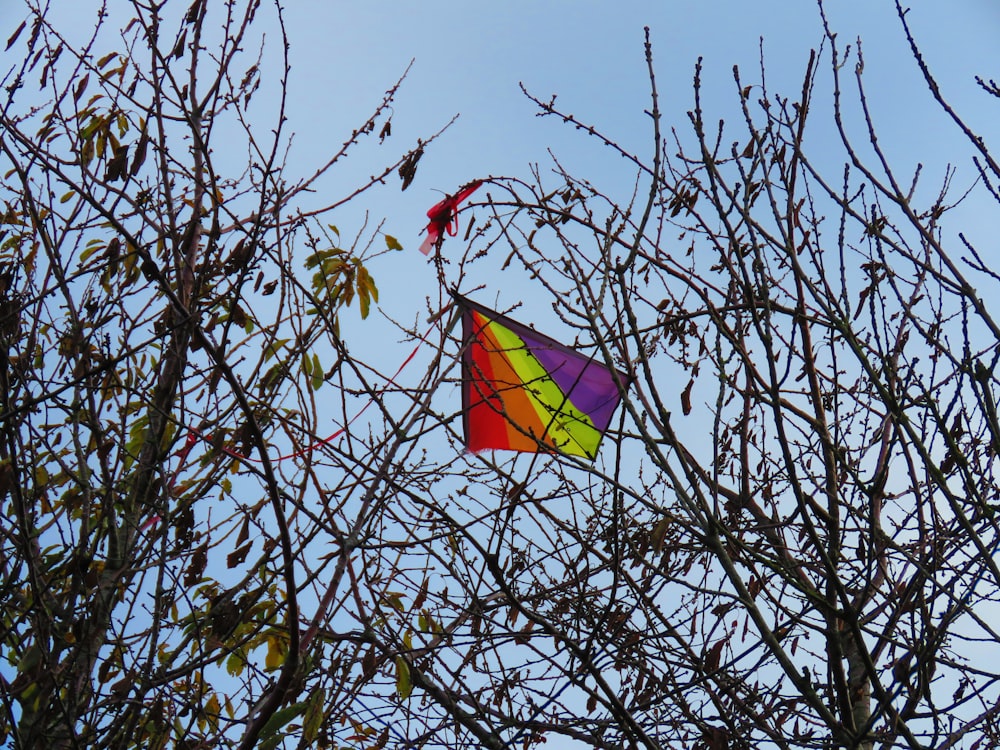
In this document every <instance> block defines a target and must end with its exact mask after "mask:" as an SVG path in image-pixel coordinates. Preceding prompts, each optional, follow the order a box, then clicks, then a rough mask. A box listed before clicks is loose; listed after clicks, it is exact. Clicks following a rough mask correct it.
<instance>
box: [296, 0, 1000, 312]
mask: <svg viewBox="0 0 1000 750" xmlns="http://www.w3.org/2000/svg"><path fill="white" fill-rule="evenodd" d="M827 13H828V16H829V18H830V21H831V24H832V26H833V27H834V29H835V30H836V31H837V33H838V34H839V41H840V43H841V44H842V45H845V44H847V43H853V42H854V40H855V39H856V38H857V37H859V36H860V37H862V39H863V45H864V47H863V48H864V52H865V61H866V66H865V80H866V84H867V86H868V87H869V100H870V104H871V106H872V109H873V112H874V114H875V117H876V118H877V120H878V122H879V126H880V128H881V134H882V138H883V141H884V144H885V145H886V147H887V150H888V151H889V152H890V156H891V157H892V158H895V159H898V160H899V163H900V164H901V165H902V166H905V167H906V168H907V169H909V168H910V166H911V165H914V164H916V162H917V161H922V162H924V163H925V165H926V167H927V171H926V172H925V173H926V174H928V175H938V174H941V173H942V170H943V166H944V164H945V163H946V162H947V161H948V160H950V159H959V158H962V153H963V152H960V151H957V152H950V151H949V150H948V149H947V148H946V143H947V139H946V138H945V137H944V136H945V134H946V133H948V132H949V131H948V125H947V123H946V121H945V119H944V118H943V116H942V115H941V114H940V113H939V112H937V111H936V110H935V108H934V107H933V105H932V104H931V101H930V97H929V94H928V93H927V89H926V86H925V85H924V84H923V82H922V81H921V80H920V78H919V76H918V73H917V70H916V67H915V65H914V64H913V61H912V59H911V58H910V55H909V51H908V49H907V47H906V43H905V39H904V37H903V33H902V30H901V29H900V26H899V23H898V21H897V19H896V17H895V8H894V5H893V3H892V2H891V1H890V0H830V1H829V2H828V3H827ZM909 18H910V22H911V23H912V25H913V29H914V32H915V34H916V35H917V38H918V41H919V42H920V44H921V46H922V48H923V50H924V53H925V55H926V57H927V59H928V62H929V63H930V65H931V67H932V68H933V70H934V71H935V73H936V75H938V76H939V78H940V81H941V83H942V85H943V87H944V90H945V93H946V96H948V97H949V99H951V100H952V101H953V102H954V103H955V104H956V106H957V107H958V108H959V109H960V110H961V111H963V112H965V113H968V115H969V119H970V121H971V122H972V124H973V125H974V127H976V128H977V129H978V130H979V132H981V133H982V134H983V135H986V136H987V137H988V136H989V135H990V131H993V132H994V133H995V132H996V129H997V128H996V125H995V123H994V120H995V117H994V111H995V106H994V105H995V100H990V98H989V97H987V96H986V95H985V94H983V93H982V92H981V91H980V90H979V89H978V88H977V87H976V85H975V82H974V79H973V76H974V75H977V74H978V75H981V76H983V77H984V78H987V79H988V78H991V77H994V78H1000V62H998V60H997V58H996V56H995V54H994V50H995V40H996V39H997V38H998V36H1000V6H997V5H996V4H995V3H993V2H991V1H990V0H958V1H957V2H954V3H949V4H942V3H936V2H920V3H916V4H915V5H914V7H913V8H912V10H911V11H910V15H909ZM286 20H287V22H288V28H289V34H290V38H291V49H292V51H291V59H292V66H293V70H292V79H291V96H290V102H291V108H290V113H289V115H290V118H289V119H290V125H291V129H292V130H294V131H295V132H296V139H295V144H294V148H293V150H292V154H291V156H292V158H291V161H290V164H291V166H292V168H293V171H294V170H295V169H299V168H301V169H303V170H304V169H305V168H307V167H308V166H309V165H310V164H312V163H315V162H316V161H319V157H320V156H321V155H323V154H324V153H326V152H327V151H328V150H329V148H331V146H332V145H337V144H339V143H340V139H341V138H342V137H343V134H344V133H345V132H349V131H350V130H351V129H352V128H353V127H355V126H356V125H357V124H358V123H359V122H361V121H362V120H363V119H364V117H366V116H367V114H368V112H369V111H370V109H371V108H372V107H373V106H374V105H375V104H376V103H377V102H378V101H379V99H380V97H381V93H382V91H383V90H384V89H385V88H386V87H388V86H389V85H391V84H392V83H393V82H394V81H395V80H396V78H397V77H398V76H399V75H400V74H401V72H402V71H403V70H404V69H405V68H406V67H407V65H408V64H409V63H410V61H411V60H413V61H414V64H413V67H412V69H411V72H410V74H409V76H408V79H407V81H406V82H405V83H404V85H403V87H402V89H401V91H400V94H399V97H398V99H397V102H396V104H395V107H394V116H393V135H392V138H391V139H390V140H389V141H387V142H386V144H384V145H382V146H377V145H376V144H377V141H375V140H374V139H373V140H372V141H371V142H370V143H368V144H365V146H364V147H363V148H361V149H359V150H358V153H357V154H356V155H355V157H354V158H352V159H351V160H349V162H348V163H347V164H346V165H345V167H344V168H342V169H338V170H336V171H335V172H334V173H333V174H332V175H331V177H330V179H329V180H327V181H326V182H324V183H323V185H322V188H321V189H322V190H325V191H329V192H328V194H322V195H321V196H319V197H318V198H317V200H324V199H326V198H327V197H331V196H336V195H338V194H341V193H344V192H345V191H347V190H349V189H350V188H351V187H353V185H354V184H355V183H356V182H357V180H358V179H359V178H360V177H362V176H366V175H368V174H371V173H372V171H373V170H374V169H375V168H376V167H377V166H379V165H380V164H381V163H382V162H384V161H385V160H386V159H387V157H389V156H395V155H397V154H398V153H401V152H402V151H404V150H405V149H406V148H408V147H410V146H412V145H413V144H414V143H415V142H416V139H417V138H420V137H424V136H426V135H428V134H430V133H433V132H435V131H436V130H438V129H439V128H440V127H441V126H443V125H444V124H445V123H447V122H448V120H450V119H451V117H452V116H453V115H455V114H460V117H459V119H458V121H457V122H456V123H455V124H454V125H453V126H452V127H451V128H450V129H449V130H448V132H447V133H446V134H445V135H444V137H442V138H441V139H440V140H439V141H438V142H437V143H435V144H434V145H433V147H432V148H430V149H428V151H427V153H426V155H425V156H424V158H423V160H422V161H421V163H420V167H419V170H418V173H417V178H416V180H415V181H414V183H413V185H412V186H411V187H410V188H409V189H408V190H407V191H406V192H405V193H401V192H400V191H399V184H398V182H394V183H390V184H389V185H387V186H386V187H384V188H382V189H380V190H379V191H377V192H374V193H370V194H369V195H368V196H366V198H365V199H364V200H362V201H360V202H358V203H355V204H352V205H351V206H348V207H345V208H344V209H343V210H342V211H340V212H339V218H336V219H334V221H335V222H336V223H337V224H338V226H340V227H341V229H342V230H344V231H349V227H351V226H352V225H356V224H357V223H358V222H359V221H360V219H359V216H360V215H361V213H362V212H363V211H369V212H370V215H371V217H372V218H374V219H376V220H377V219H379V218H382V217H384V218H386V220H387V223H386V231H388V232H390V233H391V234H394V235H395V236H397V237H398V238H399V239H400V241H401V242H403V244H404V245H405V246H406V249H407V253H406V254H404V255H402V256H400V257H399V258H398V259H394V262H393V264H392V271H391V272H388V273H387V272H386V271H381V272H378V271H377V279H378V281H379V283H380V286H381V287H382V289H383V304H387V305H388V306H389V307H391V308H394V311H395V312H397V313H398V312H399V311H400V306H397V305H396V304H395V303H393V302H392V300H398V301H399V302H401V303H402V304H401V306H402V307H407V306H408V305H417V306H419V300H421V299H422V297H423V296H424V295H425V294H430V295H434V292H435V287H436V282H435V279H434V274H433V269H432V267H431V265H430V264H429V263H428V262H427V260H426V259H425V258H423V256H420V255H419V254H418V253H416V252H415V248H416V246H417V245H418V244H419V242H420V234H419V233H420V230H421V229H422V226H423V224H424V211H425V210H426V209H427V208H428V207H430V206H431V205H432V204H433V203H435V202H436V201H437V200H439V199H440V197H441V194H442V193H443V192H446V191H451V190H453V189H454V188H455V187H457V186H458V185H460V184H462V183H464V182H466V181H468V180H469V179H471V178H473V177H480V176H486V175H507V176H516V177H527V176H528V168H529V165H530V164H532V163H541V165H542V167H543V169H544V168H545V167H546V165H547V163H548V155H547V149H549V148H551V149H552V150H553V151H554V152H555V153H556V154H557V155H558V156H559V157H560V158H561V159H565V160H566V163H568V164H569V165H570V166H571V168H573V169H579V170H580V171H581V172H582V173H584V174H585V175H586V176H588V177H590V178H591V179H594V180H595V181H602V182H604V183H605V184H607V183H608V181H613V180H615V179H623V180H627V182H623V183H622V184H623V185H625V184H628V183H630V182H631V178H630V177H629V174H628V172H627V170H626V171H624V172H621V174H617V175H616V174H613V172H614V171H616V170H618V171H620V160H617V161H615V160H614V159H612V158H611V157H609V156H608V155H607V154H605V153H602V151H601V149H600V148H599V146H598V145H597V144H596V143H594V142H592V141H589V140H588V139H587V138H586V137H584V136H583V135H582V134H580V133H578V132H575V131H573V130H572V129H570V128H567V127H565V126H562V125H560V124H558V123H557V122H555V121H554V120H552V119H551V118H549V119H540V118H537V117H535V116H534V114H535V110H534V107H533V105H532V104H531V102H529V101H528V100H527V99H526V98H525V97H524V96H523V95H522V94H521V92H520V90H519V83H521V82H523V83H524V84H525V85H526V87H527V88H528V89H529V90H531V91H532V92H533V93H535V94H537V95H538V96H539V97H541V98H544V99H547V98H548V97H550V96H551V95H552V94H554V93H557V94H558V95H559V99H558V102H559V104H560V105H561V106H562V107H563V108H565V110H566V111H569V112H572V113H573V114H575V115H577V116H578V117H580V119H582V120H584V121H588V122H592V123H595V124H597V125H598V126H599V127H601V128H602V129H603V130H604V131H605V132H607V133H608V134H609V135H611V136H613V137H615V138H618V139H620V140H621V142H622V143H624V144H626V145H627V146H629V147H633V148H635V149H639V150H644V149H645V150H647V151H648V145H647V144H648V142H649V140H648V139H649V119H648V118H647V117H645V116H644V115H643V110H644V109H646V108H647V107H648V106H649V100H648V83H647V79H646V72H645V65H644V61H643V48H642V40H643V27H644V26H649V27H650V29H651V36H652V41H653V47H654V55H655V61H656V72H657V79H658V80H657V82H658V87H659V92H660V96H661V106H662V109H663V110H664V112H665V117H666V121H667V124H668V125H675V126H677V127H679V128H682V129H683V128H684V127H685V126H686V124H687V120H686V114H685V113H686V112H687V110H688V109H690V107H691V104H692V93H691V80H692V73H693V69H694V65H695V63H696V61H697V59H698V57H699V56H702V57H703V58H704V91H703V96H704V99H705V101H706V105H707V109H708V110H709V112H710V114H711V118H710V119H717V118H726V119H727V120H732V121H734V122H736V121H737V120H738V119H739V112H738V109H737V100H736V97H735V86H734V83H733V78H732V66H733V65H734V64H738V65H739V66H740V68H741V70H742V72H743V76H744V80H756V78H757V77H758V76H759V50H760V44H761V41H760V40H761V38H763V49H764V55H765V62H766V65H767V76H768V80H769V85H770V88H771V89H772V91H784V92H787V93H789V94H791V95H794V94H795V93H796V92H797V91H798V90H799V89H800V87H801V79H802V75H803V70H804V67H805V62H806V60H807V59H808V53H809V50H810V49H811V48H815V47H817V46H818V45H819V44H820V43H821V42H822V33H821V31H822V30H821V24H820V18H819V12H818V9H817V6H816V4H815V3H814V2H809V1H808V0H760V1H758V2H741V1H738V0H714V1H710V2H696V1H694V0H674V1H672V2H649V1H646V2H640V1H638V0H627V1H625V2H616V3H614V4H611V3H608V2H599V1H598V0H577V1H575V2H574V1H572V0H551V1H549V2H529V1H528V0H514V1H512V2H505V3H489V4H487V3H464V4H459V3H452V2H445V1H444V0H432V1H431V2H422V3H416V2H385V3H360V2H332V3H324V4H319V3H305V2H297V3H289V7H288V8H287V10H286ZM818 101H820V102H821V103H823V102H824V101H828V97H827V95H826V92H825V91H823V90H822V89H821V90H820V91H819V93H818ZM814 125H815V126H817V130H816V131H815V135H814V137H815V138H817V139H818V140H821V139H822V137H823V132H824V131H823V130H822V126H821V123H819V122H814ZM816 150H817V151H820V152H821V151H822V144H821V143H819V145H817V147H816ZM814 156H816V152H815V151H814ZM962 170H963V171H961V172H960V177H961V176H963V175H964V176H965V177H966V178H968V179H969V180H971V179H972V173H971V167H970V166H969V165H968V163H967V162H965V163H963V164H962ZM936 179H937V178H936V177H935V180H936ZM960 182H961V180H960ZM935 184H936V183H935ZM446 248H447V246H446ZM456 250H457V249H456ZM411 251H412V252H411ZM517 294H518V292H517V291H514V294H513V295H512V296H513V297H516V296H517ZM401 297H402V298H403V299H400V298H401ZM404 299H408V301H405V302H404V301H403V300H404ZM508 301H515V300H514V299H511V300H508Z"/></svg>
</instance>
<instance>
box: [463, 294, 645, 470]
mask: <svg viewBox="0 0 1000 750" xmlns="http://www.w3.org/2000/svg"><path fill="white" fill-rule="evenodd" d="M457 300H458V302H459V304H460V305H461V307H462V329H463V342H464V350H463V355H462V412H463V419H464V426H465V445H466V448H467V449H468V450H469V451H471V452H473V453H476V452H479V451H483V450H490V449H501V450H514V451H524V452H529V453H538V452H543V451H545V450H546V448H548V449H551V450H553V451H556V452H559V453H563V454H567V455H571V456H582V457H584V458H588V459H590V460H593V459H594V458H595V457H596V456H597V448H598V445H599V444H600V442H601V438H602V437H603V436H604V432H605V430H607V428H608V424H609V423H610V422H611V416H612V415H613V414H614V412H615V410H616V409H617V408H618V403H619V401H621V395H622V393H623V391H624V389H625V388H627V387H628V384H629V381H630V378H629V376H628V375H626V374H625V373H622V372H620V371H616V370H612V369H611V368H609V367H607V366H605V364H604V363H603V362H597V361H594V358H593V357H587V356H586V355H584V354H581V353H580V352H578V351H576V350H574V349H571V348H570V347H568V346H564V345H562V344H560V343H558V342H557V341H555V340H553V339H551V338H549V337H548V336H544V335H542V334H540V333H538V332H536V331H534V330H532V329H531V328H528V327H527V326H524V325H521V324H520V323H517V322H515V321H513V320H511V319H510V318H507V317H505V316H503V315H500V314H499V313H497V312H494V311H492V310H489V309H487V308H485V307H482V306H480V305H477V304H475V303H474V302H471V301H469V300H467V299H464V298H462V297H457Z"/></svg>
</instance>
